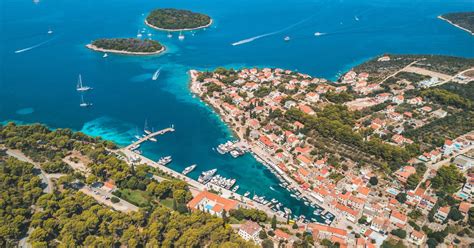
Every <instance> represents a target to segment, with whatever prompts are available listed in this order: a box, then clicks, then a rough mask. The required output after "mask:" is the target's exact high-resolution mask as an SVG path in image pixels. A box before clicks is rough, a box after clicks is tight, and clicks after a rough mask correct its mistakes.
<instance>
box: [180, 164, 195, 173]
mask: <svg viewBox="0 0 474 248" xmlns="http://www.w3.org/2000/svg"><path fill="white" fill-rule="evenodd" d="M196 166H197V165H196V164H193V165H191V166H188V167H186V168H185V169H184V170H183V172H182V173H183V175H187V174H188V173H189V172H191V171H193V170H194V169H195V168H196Z"/></svg>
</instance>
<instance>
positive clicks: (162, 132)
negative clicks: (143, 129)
mask: <svg viewBox="0 0 474 248" xmlns="http://www.w3.org/2000/svg"><path fill="white" fill-rule="evenodd" d="M168 132H174V128H172V127H168V128H165V129H162V130H159V131H156V132H153V133H150V134H147V135H146V136H143V137H142V138H140V139H139V140H137V141H135V142H133V143H132V144H130V145H128V146H127V147H125V149H127V150H130V149H131V148H132V147H137V146H138V145H140V144H141V143H143V142H145V141H148V140H149V139H151V138H153V137H155V136H158V135H162V134H165V133H168Z"/></svg>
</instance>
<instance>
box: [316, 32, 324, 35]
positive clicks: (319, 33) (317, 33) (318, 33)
mask: <svg viewBox="0 0 474 248" xmlns="http://www.w3.org/2000/svg"><path fill="white" fill-rule="evenodd" d="M323 34H324V33H321V32H316V33H314V36H321V35H323Z"/></svg>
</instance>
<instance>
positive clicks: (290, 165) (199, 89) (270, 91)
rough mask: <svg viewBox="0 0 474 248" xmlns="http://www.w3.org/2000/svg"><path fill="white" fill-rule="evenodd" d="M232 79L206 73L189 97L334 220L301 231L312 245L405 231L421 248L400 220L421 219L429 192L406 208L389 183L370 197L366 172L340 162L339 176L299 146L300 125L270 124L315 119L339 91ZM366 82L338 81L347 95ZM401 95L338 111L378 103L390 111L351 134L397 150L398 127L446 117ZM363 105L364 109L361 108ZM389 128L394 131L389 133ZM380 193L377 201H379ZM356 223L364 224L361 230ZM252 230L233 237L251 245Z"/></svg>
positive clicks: (367, 87)
mask: <svg viewBox="0 0 474 248" xmlns="http://www.w3.org/2000/svg"><path fill="white" fill-rule="evenodd" d="M235 73H236V75H237V77H236V79H235V80H233V81H232V82H230V83H229V82H226V83H224V82H223V81H224V80H223V79H225V78H226V77H227V75H221V74H217V73H213V74H212V76H210V77H209V78H205V79H204V80H202V82H198V81H197V80H193V85H192V87H193V91H194V92H196V93H198V94H200V95H201V96H203V97H204V98H205V99H206V101H207V102H209V103H210V104H211V105H213V106H214V107H215V108H216V109H219V110H220V111H221V115H222V116H223V118H224V119H225V120H227V121H228V122H230V124H231V125H233V128H234V130H237V132H238V133H239V134H240V135H241V136H242V137H245V138H246V139H247V140H248V142H249V144H250V145H251V146H253V147H256V148H258V149H260V150H261V151H264V152H265V154H267V155H268V158H270V159H271V161H272V162H273V163H274V165H275V166H276V167H277V170H278V171H279V172H282V173H285V174H286V175H288V176H289V177H291V178H292V179H293V180H294V181H295V182H296V183H297V184H298V185H299V187H300V189H301V190H303V191H305V192H306V193H308V194H309V195H311V196H312V197H313V199H315V200H316V202H317V204H319V205H321V206H323V207H324V208H327V209H331V212H333V213H334V214H335V215H336V220H337V221H336V222H335V223H333V225H332V226H333V227H332V226H327V225H322V224H316V223H311V224H307V225H306V226H305V227H304V228H305V230H306V231H311V232H312V234H313V236H314V238H316V239H319V240H322V239H329V240H332V241H334V242H336V241H337V242H338V243H339V244H341V245H346V246H349V247H374V245H375V246H379V245H381V243H382V242H383V240H385V239H386V238H387V237H388V236H389V235H390V234H389V233H390V231H391V230H394V229H405V230H408V239H407V240H408V241H409V242H411V243H413V244H414V245H420V246H422V244H423V243H424V242H425V241H426V235H425V234H424V233H423V232H420V231H417V230H414V229H413V228H411V227H410V225H408V217H407V213H408V210H409V209H413V208H419V209H420V210H421V211H423V213H427V211H430V210H431V209H432V208H433V206H434V204H435V203H436V200H437V199H436V196H435V195H434V194H433V192H431V191H430V190H421V189H419V188H417V189H416V190H415V191H410V192H408V194H407V198H408V199H407V202H406V203H405V204H401V203H399V202H398V201H397V200H395V196H396V195H397V193H398V192H399V191H397V192H395V193H394V192H393V191H390V190H389V189H391V186H392V185H390V183H387V184H384V185H379V186H378V189H377V190H375V189H373V188H371V187H370V186H369V184H368V182H369V179H370V178H371V177H373V176H374V173H373V172H372V171H371V170H370V169H367V168H363V169H355V168H353V165H355V163H354V162H353V161H350V160H346V161H345V162H344V164H346V165H347V166H348V167H349V168H350V169H346V171H341V169H340V168H337V167H335V166H334V165H333V164H331V163H330V162H328V156H326V155H327V154H326V155H322V156H321V155H320V154H319V156H316V155H315V153H314V150H315V149H314V147H312V145H311V144H309V143H308V142H307V139H308V137H306V136H305V135H304V134H302V133H300V132H299V130H301V129H303V128H304V127H305V126H304V124H302V123H300V122H298V121H295V122H293V123H284V124H281V123H279V122H274V121H273V120H274V118H272V117H271V116H275V113H277V112H280V113H285V112H286V111H288V110H289V109H292V108H297V109H299V110H301V111H302V112H304V113H306V114H308V115H315V114H316V111H315V110H316V109H315V108H314V107H315V106H317V105H320V104H321V105H324V104H330V103H328V102H327V100H325V98H324V95H325V94H326V93H327V92H329V91H333V92H343V91H347V86H346V85H344V86H339V87H336V86H333V85H329V84H327V82H326V80H324V79H319V78H312V77H310V76H308V75H305V74H301V73H296V72H292V71H288V70H282V69H269V68H264V69H256V68H253V69H242V70H239V71H237V72H235ZM191 75H192V76H193V78H196V77H197V75H198V72H195V71H194V72H192V74H191ZM368 77H369V75H368V74H367V73H359V74H357V73H355V72H353V71H350V72H349V73H347V74H346V75H345V76H344V78H343V80H344V82H345V83H347V85H348V86H349V87H352V89H353V90H354V91H356V92H358V93H359V94H363V95H368V94H370V93H371V92H374V91H376V90H378V88H377V87H380V85H377V86H375V85H371V84H367V79H368ZM211 84H214V85H217V86H220V89H221V90H215V91H212V92H208V86H209V85H211ZM408 88H409V87H408ZM356 89H357V90H356ZM372 89H373V90H372ZM403 91H404V90H403V89H401V90H398V91H394V92H390V93H380V94H376V95H375V96H370V97H368V96H367V97H364V98H359V99H356V100H354V101H351V102H348V103H346V105H347V106H348V107H349V108H352V109H359V108H358V107H357V106H363V107H362V108H366V107H370V106H373V105H377V104H380V103H384V102H389V103H390V104H388V105H387V106H386V107H385V108H384V109H383V110H381V111H380V114H379V115H377V116H378V117H377V118H366V119H365V122H364V121H361V122H358V125H357V126H356V127H354V128H355V129H357V128H359V129H361V128H371V129H372V130H374V133H378V134H381V135H387V134H390V137H391V138H390V140H387V142H389V143H392V144H395V145H400V146H403V145H405V144H411V143H413V141H412V140H410V139H409V138H406V137H404V136H403V131H404V130H403V126H404V125H405V124H406V123H409V124H412V125H415V126H422V125H424V124H426V123H427V121H428V119H433V118H442V117H444V116H446V115H447V113H446V111H444V110H443V109H441V108H438V109H437V110H435V111H433V109H432V107H431V106H433V104H431V103H427V102H426V101H425V100H424V99H423V98H421V97H412V98H409V99H405V97H404V94H403ZM262 92H263V93H262ZM364 102H370V104H369V105H364V104H361V103H364ZM402 104H405V105H407V106H409V107H411V108H412V109H413V110H412V111H405V112H401V113H400V112H397V111H396V110H397V106H400V105H402ZM362 108H360V109H362ZM415 116H416V118H415ZM282 125H283V126H284V127H283V126H282ZM390 126H392V127H394V128H389V127H390ZM389 130H390V131H389ZM244 134H245V136H244ZM473 142H474V136H472V137H470V136H464V137H463V138H460V139H456V140H454V141H446V144H445V146H444V147H442V148H439V149H435V150H433V151H431V152H429V153H425V154H423V155H422V156H420V157H419V158H418V159H419V160H420V161H423V162H431V163H435V162H437V161H439V160H441V159H442V158H443V156H444V157H446V156H450V155H452V154H453V153H455V152H456V151H459V150H460V149H463V147H466V145H472V144H474V143H473ZM458 161H459V164H462V166H465V167H466V169H467V168H470V167H472V160H469V159H467V160H466V158H464V157H462V158H459V159H458ZM466 161H468V162H466ZM469 161H470V162H469ZM413 173H416V170H415V168H414V167H412V166H406V167H404V168H403V169H402V170H400V171H398V172H397V173H395V175H396V177H397V178H398V180H399V181H400V182H402V183H406V180H407V179H408V177H409V176H410V175H411V174H413ZM335 174H344V176H343V177H342V178H340V179H338V180H335V179H334V178H335V177H333V175H335ZM471 181H473V180H471ZM470 185H471V186H472V184H470ZM466 190H468V189H466ZM469 190H471V191H469V194H470V195H469V197H470V196H471V194H472V188H470V189H469ZM395 191H396V190H395ZM381 192H383V195H384V196H383V197H381V196H380V194H382V193H381ZM387 192H389V193H387ZM464 208H466V206H464ZM467 209H469V208H467ZM445 211H446V209H444V208H440V209H439V210H438V213H439V214H438V213H437V215H436V219H439V221H440V222H442V221H444V219H443V216H445V215H444V213H445ZM448 211H449V210H448ZM466 214H467V212H466ZM446 216H447V215H446ZM361 218H364V219H365V220H366V222H367V223H369V224H361V222H360V220H361ZM348 225H351V226H353V227H354V230H353V232H356V233H358V234H360V235H358V237H357V238H356V237H355V236H354V235H353V232H349V231H348V230H347V229H346V227H347V226H348ZM257 230H258V228H257V227H256V226H255V225H252V224H249V226H248V227H244V228H242V229H241V231H242V233H240V231H239V234H241V236H242V237H244V238H245V239H255V241H256V242H258V239H257V238H255V234H256V233H257ZM258 232H259V230H258ZM342 247H344V246H342Z"/></svg>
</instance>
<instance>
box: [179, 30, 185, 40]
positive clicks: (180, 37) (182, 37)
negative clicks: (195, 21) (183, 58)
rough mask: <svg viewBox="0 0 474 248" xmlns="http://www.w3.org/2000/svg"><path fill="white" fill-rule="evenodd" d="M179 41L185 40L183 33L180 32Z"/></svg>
mask: <svg viewBox="0 0 474 248" xmlns="http://www.w3.org/2000/svg"><path fill="white" fill-rule="evenodd" d="M178 39H179V40H184V35H183V34H182V33H181V32H179V36H178Z"/></svg>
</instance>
